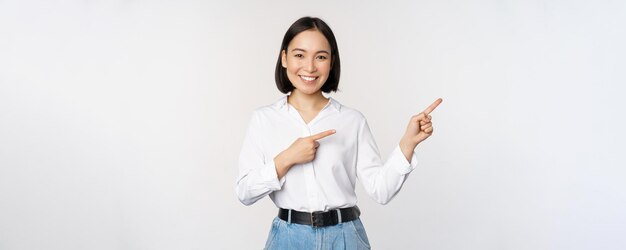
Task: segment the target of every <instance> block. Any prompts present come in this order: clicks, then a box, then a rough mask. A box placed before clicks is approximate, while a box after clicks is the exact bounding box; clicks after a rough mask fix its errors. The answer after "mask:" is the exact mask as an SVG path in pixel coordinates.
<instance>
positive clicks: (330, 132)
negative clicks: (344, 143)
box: [309, 129, 336, 141]
mask: <svg viewBox="0 0 626 250" xmlns="http://www.w3.org/2000/svg"><path fill="white" fill-rule="evenodd" d="M335 132H336V131H335V130H334V129H330V130H326V131H324V132H321V133H317V134H314V135H312V136H309V138H311V139H313V140H315V141H317V140H319V139H322V138H324V137H326V136H329V135H332V134H334V133H335Z"/></svg>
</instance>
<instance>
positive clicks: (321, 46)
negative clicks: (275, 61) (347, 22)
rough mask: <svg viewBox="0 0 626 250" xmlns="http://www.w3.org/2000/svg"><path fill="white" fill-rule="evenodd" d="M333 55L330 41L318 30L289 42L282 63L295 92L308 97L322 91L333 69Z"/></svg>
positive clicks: (301, 34) (300, 35)
mask: <svg viewBox="0 0 626 250" xmlns="http://www.w3.org/2000/svg"><path fill="white" fill-rule="evenodd" d="M331 53H332V51H330V44H329V43H328V40H326V37H324V35H323V34H322V33H321V32H319V31H317V30H305V31H302V32H300V33H299V34H298V35H296V36H295V37H294V38H293V39H292V40H291V42H289V45H288V46H287V51H285V50H283V51H282V57H281V58H282V60H281V61H282V66H283V67H284V68H286V71H287V78H289V81H291V83H292V84H293V86H294V87H295V88H296V89H295V90H294V91H299V92H302V93H303V94H307V95H311V94H315V93H317V92H319V91H320V89H321V88H322V86H323V85H324V83H325V82H326V79H328V74H329V73H330V69H331V67H332V65H331Z"/></svg>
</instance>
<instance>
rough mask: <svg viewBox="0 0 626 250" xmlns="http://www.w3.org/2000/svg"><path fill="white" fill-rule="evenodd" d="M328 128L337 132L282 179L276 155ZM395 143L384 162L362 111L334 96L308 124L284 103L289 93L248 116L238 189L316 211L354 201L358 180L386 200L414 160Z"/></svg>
mask: <svg viewBox="0 0 626 250" xmlns="http://www.w3.org/2000/svg"><path fill="white" fill-rule="evenodd" d="M329 129H335V130H336V133H335V134H333V135H330V136H328V137H325V138H322V139H321V140H318V142H319V144H320V146H319V147H318V148H317V152H316V154H315V159H314V160H313V161H311V162H308V163H304V164H297V165H294V166H293V167H292V168H291V169H289V171H288V172H287V174H286V175H285V176H283V178H281V179H280V180H279V179H278V177H277V174H276V167H275V165H274V157H276V155H278V154H279V153H280V152H282V151H283V150H285V149H287V148H288V147H289V146H290V145H291V144H292V143H293V142H294V141H295V140H296V139H297V138H299V137H305V136H311V135H314V134H317V133H320V132H323V131H326V130H329ZM415 155H416V154H415V153H413V157H412V158H411V162H410V163H409V162H408V161H407V160H406V158H405V156H404V154H402V151H401V150H400V147H399V146H396V148H395V150H394V151H393V152H392V153H391V156H390V157H389V158H388V159H387V161H386V162H385V163H384V164H383V162H382V160H381V158H380V154H379V152H378V147H377V146H376V142H374V137H373V136H372V133H371V131H370V129H369V127H368V125H367V121H366V120H365V117H364V116H363V114H361V113H360V112H359V111H357V110H355V109H352V108H349V107H346V106H343V105H341V104H340V103H339V102H337V101H336V100H334V99H333V98H332V97H331V98H329V102H328V104H327V105H326V106H325V107H324V108H323V109H322V110H321V111H320V112H319V114H318V115H317V116H316V117H315V118H314V119H313V120H311V121H310V122H309V123H308V124H306V123H305V122H304V120H303V119H302V117H301V116H300V114H299V113H298V111H297V110H296V109H295V108H294V107H293V106H291V105H290V104H289V103H288V102H287V96H284V97H282V98H281V99H280V100H278V101H277V102H276V103H274V104H272V105H269V106H265V107H261V108H259V109H257V110H255V112H254V113H253V114H252V119H251V121H250V125H249V127H248V131H247V133H246V137H245V139H244V142H243V146H242V149H241V154H240V155H239V175H238V176H237V187H236V192H237V196H238V197H239V200H240V201H241V202H242V203H243V204H245V205H251V204H253V203H255V202H256V201H258V200H259V199H261V198H263V197H265V196H266V195H269V196H270V198H271V199H272V201H274V204H276V206H277V207H279V208H285V209H294V210H298V211H306V212H315V211H328V210H331V209H337V208H346V207H351V206H354V205H356V202H357V197H356V193H355V191H354V185H355V183H356V179H357V178H358V179H359V181H360V182H361V183H362V185H363V187H364V188H365V191H366V192H367V193H368V194H369V195H370V196H371V197H372V198H373V199H374V200H376V201H377V202H378V203H381V204H387V203H388V202H389V201H390V200H391V199H392V198H393V197H394V196H395V195H396V194H397V193H398V191H399V190H400V188H401V187H402V184H403V183H404V181H405V180H406V178H407V177H408V175H409V173H410V172H411V171H413V169H415V167H416V165H417V159H416V156H415Z"/></svg>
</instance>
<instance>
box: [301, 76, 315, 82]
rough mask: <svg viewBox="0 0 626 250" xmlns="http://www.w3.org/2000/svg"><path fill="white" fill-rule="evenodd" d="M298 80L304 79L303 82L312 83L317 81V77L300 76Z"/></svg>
mask: <svg viewBox="0 0 626 250" xmlns="http://www.w3.org/2000/svg"><path fill="white" fill-rule="evenodd" d="M300 78H302V79H304V80H305V81H313V80H315V79H317V77H309V76H300Z"/></svg>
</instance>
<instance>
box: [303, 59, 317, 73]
mask: <svg viewBox="0 0 626 250" xmlns="http://www.w3.org/2000/svg"><path fill="white" fill-rule="evenodd" d="M304 69H305V70H306V71H308V72H311V73H312V72H315V71H317V66H316V65H315V59H310V60H306V65H304Z"/></svg>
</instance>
